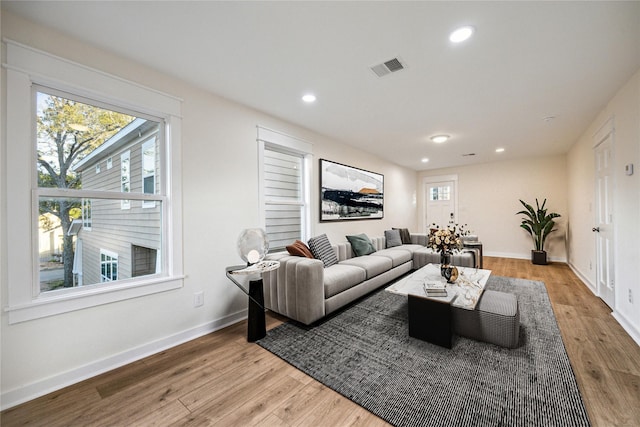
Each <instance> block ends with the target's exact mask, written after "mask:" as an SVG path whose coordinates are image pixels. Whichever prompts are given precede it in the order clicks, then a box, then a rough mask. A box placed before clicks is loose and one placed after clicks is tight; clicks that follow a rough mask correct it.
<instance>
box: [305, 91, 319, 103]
mask: <svg viewBox="0 0 640 427" xmlns="http://www.w3.org/2000/svg"><path fill="white" fill-rule="evenodd" d="M302 100H303V101H304V102H306V103H309V104H310V103H312V102H316V96H315V95H314V94H312V93H308V94H306V95H304V96H303V97H302Z"/></svg>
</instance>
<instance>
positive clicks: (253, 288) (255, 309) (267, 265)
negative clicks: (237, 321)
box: [226, 261, 280, 342]
mask: <svg viewBox="0 0 640 427" xmlns="http://www.w3.org/2000/svg"><path fill="white" fill-rule="evenodd" d="M278 267H280V263H279V262H278V261H263V262H260V263H258V264H254V265H251V266H248V267H247V266H244V265H236V266H232V267H227V268H226V274H227V277H228V278H229V280H231V281H232V282H233V283H234V284H235V285H236V286H237V287H239V288H240V289H241V290H242V292H244V293H245V294H247V295H248V296H249V307H248V310H249V312H248V319H247V341H248V342H256V341H258V340H259V339H260V338H264V337H265V336H266V335H267V327H266V319H265V315H264V310H265V307H264V290H263V282H262V273H266V272H267V271H272V270H275V269H277V268H278ZM240 275H244V276H254V277H258V278H257V279H256V278H254V277H252V278H250V279H249V286H248V288H247V286H246V283H242V281H240V280H237V277H238V276H240Z"/></svg>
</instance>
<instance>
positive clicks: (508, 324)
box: [451, 290, 520, 348]
mask: <svg viewBox="0 0 640 427" xmlns="http://www.w3.org/2000/svg"><path fill="white" fill-rule="evenodd" d="M452 309H453V310H452V313H451V314H452V316H451V317H452V321H453V331H454V332H455V333H456V334H458V335H460V336H462V337H467V338H471V339H474V340H478V341H484V342H488V343H491V344H496V345H499V346H502V347H507V348H516V347H517V346H518V337H519V335H520V310H519V309H518V299H517V298H516V296H515V295H513V294H507V293H504V292H498V291H491V290H486V291H484V292H483V293H482V296H481V297H480V301H479V302H478V304H477V305H476V308H475V310H465V309H462V308H458V307H455V306H454V307H452Z"/></svg>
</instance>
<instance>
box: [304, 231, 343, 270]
mask: <svg viewBox="0 0 640 427" xmlns="http://www.w3.org/2000/svg"><path fill="white" fill-rule="evenodd" d="M308 243H309V249H311V253H312V254H313V256H314V257H315V258H316V259H320V260H322V262H323V263H324V268H327V267H331V266H332V265H334V264H337V263H338V257H337V256H336V253H335V251H334V250H333V248H332V247H331V243H330V242H329V238H328V237H327V235H326V234H321V235H319V236H316V237H312V238H310V239H309V242H308Z"/></svg>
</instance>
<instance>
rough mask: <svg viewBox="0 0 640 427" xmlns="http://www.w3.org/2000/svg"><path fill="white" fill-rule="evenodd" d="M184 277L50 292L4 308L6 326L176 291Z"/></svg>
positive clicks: (126, 281) (130, 281)
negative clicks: (6, 318)
mask: <svg viewBox="0 0 640 427" xmlns="http://www.w3.org/2000/svg"><path fill="white" fill-rule="evenodd" d="M184 277H185V276H182V275H180V276H171V277H156V278H149V279H145V280H140V279H136V280H125V281H122V282H121V283H116V284H111V285H109V286H99V285H98V286H95V285H94V286H86V287H80V288H71V289H63V290H60V291H51V292H47V293H46V294H42V295H40V296H38V297H36V298H34V299H33V300H32V301H31V302H29V303H26V304H20V305H14V306H9V307H5V309H4V311H5V312H7V313H8V314H9V324H14V323H20V322H26V321H29V320H34V319H40V318H43V317H48V316H55V315H58V314H63V313H68V312H71V311H76V310H82V309H85V308H90V307H96V306H99V305H103V304H110V303H113V302H118V301H123V300H127V299H131V298H138V297H142V296H145V295H151V294H156V293H160V292H166V291H170V290H174V289H179V288H181V287H182V286H183V279H184Z"/></svg>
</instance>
